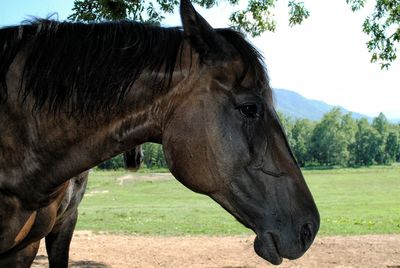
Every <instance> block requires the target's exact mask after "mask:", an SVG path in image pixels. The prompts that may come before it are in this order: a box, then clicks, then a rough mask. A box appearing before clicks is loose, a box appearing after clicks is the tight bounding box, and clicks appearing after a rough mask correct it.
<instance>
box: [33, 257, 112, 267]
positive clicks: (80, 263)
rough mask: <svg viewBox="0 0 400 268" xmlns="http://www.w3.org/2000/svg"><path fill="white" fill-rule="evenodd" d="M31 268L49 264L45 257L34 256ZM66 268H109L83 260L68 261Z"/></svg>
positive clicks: (99, 263)
mask: <svg viewBox="0 0 400 268" xmlns="http://www.w3.org/2000/svg"><path fill="white" fill-rule="evenodd" d="M32 267H35V268H39V267H40V268H42V267H49V264H48V261H47V256H45V255H38V256H36V258H35V261H34V262H33V265H32ZM68 267H70V268H108V267H111V266H108V265H106V264H104V263H102V262H96V261H85V260H82V261H72V260H70V261H69V265H68Z"/></svg>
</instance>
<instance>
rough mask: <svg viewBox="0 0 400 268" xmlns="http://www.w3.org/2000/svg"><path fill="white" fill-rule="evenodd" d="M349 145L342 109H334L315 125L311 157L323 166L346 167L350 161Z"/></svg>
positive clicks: (311, 143) (311, 142)
mask: <svg viewBox="0 0 400 268" xmlns="http://www.w3.org/2000/svg"><path fill="white" fill-rule="evenodd" d="M348 145H349V142H348V140H346V133H345V131H344V128H343V122H342V114H341V111H340V108H333V109H332V110H331V111H330V112H328V113H326V114H325V115H324V117H323V118H322V120H321V121H320V122H318V123H317V124H316V125H315V128H314V130H313V133H312V136H311V141H310V148H309V149H310V153H311V156H312V158H313V160H315V161H317V162H318V163H320V164H323V165H330V166H331V165H341V166H345V165H346V164H347V163H348V159H349V152H348V149H347V148H348Z"/></svg>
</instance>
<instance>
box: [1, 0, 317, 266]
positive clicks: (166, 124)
mask: <svg viewBox="0 0 400 268" xmlns="http://www.w3.org/2000/svg"><path fill="white" fill-rule="evenodd" d="M180 16H181V20H182V27H172V28H164V27H159V26H154V25H147V24H142V23H134V22H128V21H120V22H104V23H69V22H55V21H50V20H37V21H33V22H31V23H28V24H25V25H20V26H14V27H6V28H3V29H1V30H0V51H1V52H0V103H1V105H0V133H1V136H0V203H1V206H0V218H1V221H0V260H1V259H4V257H5V256H8V254H10V253H12V252H15V251H16V250H18V249H21V248H25V247H26V246H27V245H30V244H31V243H32V242H35V241H38V240H39V239H41V238H43V237H45V236H46V235H47V234H49V232H50V231H51V230H52V228H53V226H54V224H55V220H56V217H57V210H58V208H59V207H60V205H61V202H62V200H63V198H64V196H65V192H66V190H65V189H66V188H67V187H68V180H69V179H70V178H72V177H73V176H76V175H77V174H80V173H82V172H83V171H85V170H88V169H89V168H91V167H93V166H95V165H97V164H98V163H100V162H102V161H104V160H106V159H109V158H111V157H112V156H115V155H117V154H120V153H122V152H125V151H129V150H131V149H132V148H134V147H135V146H138V145H140V144H142V143H144V142H156V143H160V144H162V145H163V151H164V155H165V158H166V162H167V165H168V167H169V169H170V171H171V173H172V174H173V176H174V177H175V178H176V179H177V180H178V181H180V182H181V183H182V184H183V185H184V186H186V187H188V188H189V189H191V190H192V191H195V192H198V193H201V194H205V195H208V196H209V197H210V198H212V199H213V200H215V201H216V202H217V203H218V204H220V205H221V206H222V207H223V208H224V209H225V210H226V211H227V212H229V213H230V214H232V215H233V216H234V217H235V218H236V219H237V220H238V221H239V222H240V223H242V224H243V225H244V226H245V227H247V228H249V229H251V230H253V231H254V233H255V235H256V236H255V240H254V250H255V252H256V253H257V254H258V255H259V256H260V257H262V258H264V259H265V260H267V261H269V262H271V263H273V264H280V263H281V262H282V259H283V258H287V259H296V258H299V257H300V256H302V255H303V254H304V253H305V252H306V250H307V249H308V248H309V247H310V245H311V244H312V242H313V240H314V238H315V236H316V234H317V232H318V229H319V224H320V218H319V213H318V209H317V206H316V204H315V202H314V199H313V197H312V194H311V192H310V190H309V188H308V186H307V184H306V182H305V180H304V177H303V175H302V173H301V170H300V168H299V166H298V164H297V162H296V160H295V157H294V155H293V153H292V151H291V149H290V146H289V144H288V141H287V138H286V136H285V133H284V130H283V128H282V126H281V123H280V121H279V118H278V116H277V113H276V111H275V109H274V105H273V98H272V90H271V87H270V85H269V78H268V75H267V72H266V68H265V65H264V62H263V59H262V56H261V55H260V53H259V52H258V51H257V50H256V49H255V48H254V47H253V46H252V45H251V44H250V43H249V42H248V41H247V40H246V39H245V37H244V36H243V35H242V34H241V33H239V32H237V31H235V30H233V29H229V28H220V29H218V28H213V27H212V26H211V25H210V24H209V23H208V22H207V21H206V20H205V19H204V18H203V17H202V16H201V15H200V14H199V13H198V12H197V11H196V10H195V9H194V7H193V6H192V4H191V3H190V1H189V0H181V2H180ZM0 265H1V264H0Z"/></svg>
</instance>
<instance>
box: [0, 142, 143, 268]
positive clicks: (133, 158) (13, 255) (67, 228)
mask: <svg viewBox="0 0 400 268" xmlns="http://www.w3.org/2000/svg"><path fill="white" fill-rule="evenodd" d="M142 160H143V153H142V147H141V146H136V147H135V148H134V149H133V150H131V151H129V152H125V153H124V162H125V167H126V168H128V169H129V170H131V171H136V170H138V169H139V167H140V165H141V163H142ZM88 176H89V171H85V172H82V173H81V174H79V175H77V176H75V177H73V178H71V179H69V181H68V187H67V188H66V189H65V193H64V198H63V200H62V201H61V204H60V207H59V208H58V210H57V216H56V221H55V223H54V225H53V227H52V229H51V231H50V232H49V233H48V234H47V235H46V237H45V241H46V251H47V255H48V260H49V267H50V268H58V267H68V261H69V247H70V244H71V240H72V235H73V232H74V230H75V225H76V222H77V220H78V206H79V204H80V202H81V201H82V198H83V195H84V193H85V190H86V185H87V180H88ZM39 245H40V240H38V241H35V242H32V243H30V244H29V245H27V246H26V247H25V248H21V249H18V250H16V251H15V252H9V254H8V256H3V259H2V260H0V264H2V266H7V267H29V266H30V265H31V264H32V262H33V260H34V258H35V257H36V254H37V251H38V249H39Z"/></svg>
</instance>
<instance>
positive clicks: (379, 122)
mask: <svg viewBox="0 0 400 268" xmlns="http://www.w3.org/2000/svg"><path fill="white" fill-rule="evenodd" d="M372 127H373V128H374V129H376V131H377V132H378V133H379V135H378V137H377V141H376V142H377V146H378V148H377V150H378V151H377V153H376V156H375V161H376V163H378V164H387V163H388V162H389V156H388V154H387V153H386V150H385V149H386V148H385V144H386V137H387V135H388V128H389V122H388V120H387V118H386V116H385V115H384V114H383V113H379V115H378V116H377V117H375V118H374V119H373V121H372Z"/></svg>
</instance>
